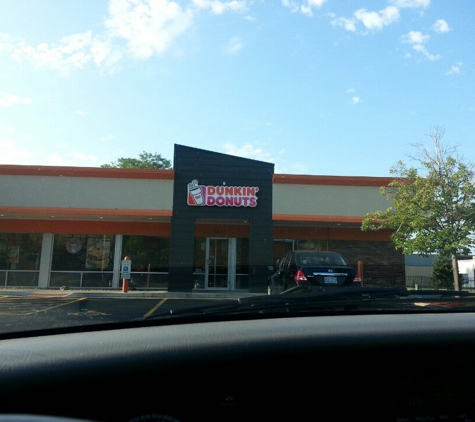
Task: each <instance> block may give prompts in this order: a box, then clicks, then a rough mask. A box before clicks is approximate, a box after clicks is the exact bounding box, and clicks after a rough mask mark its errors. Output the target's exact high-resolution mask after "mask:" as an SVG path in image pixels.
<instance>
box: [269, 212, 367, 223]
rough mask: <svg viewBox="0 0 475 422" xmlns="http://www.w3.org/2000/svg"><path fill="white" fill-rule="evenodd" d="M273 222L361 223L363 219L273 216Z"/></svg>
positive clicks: (319, 216)
mask: <svg viewBox="0 0 475 422" xmlns="http://www.w3.org/2000/svg"><path fill="white" fill-rule="evenodd" d="M272 220H273V221H313V222H322V223H358V224H359V223H361V222H362V221H363V217H347V216H341V215H309V214H273V215H272Z"/></svg>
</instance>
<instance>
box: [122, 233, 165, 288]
mask: <svg viewBox="0 0 475 422" xmlns="http://www.w3.org/2000/svg"><path fill="white" fill-rule="evenodd" d="M169 254H170V239H169V238H165V237H157V236H124V237H123V241H122V259H123V258H125V257H126V256H128V257H129V258H130V260H131V261H132V271H131V279H130V281H129V287H130V288H132V289H133V288H142V287H143V288H160V289H166V288H168V281H169V277H168V266H169Z"/></svg>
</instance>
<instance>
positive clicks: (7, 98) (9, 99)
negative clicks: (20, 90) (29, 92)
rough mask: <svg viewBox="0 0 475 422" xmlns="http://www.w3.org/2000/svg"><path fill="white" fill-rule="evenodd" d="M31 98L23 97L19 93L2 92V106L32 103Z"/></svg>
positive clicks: (0, 98) (0, 103)
mask: <svg viewBox="0 0 475 422" xmlns="http://www.w3.org/2000/svg"><path fill="white" fill-rule="evenodd" d="M30 104H31V99H30V98H22V97H19V96H18V95H14V94H9V93H7V92H0V107H12V106H16V105H30Z"/></svg>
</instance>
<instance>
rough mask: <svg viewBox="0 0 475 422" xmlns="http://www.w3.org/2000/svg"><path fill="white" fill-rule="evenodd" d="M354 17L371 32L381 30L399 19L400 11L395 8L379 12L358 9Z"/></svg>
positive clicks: (390, 7) (387, 8)
mask: <svg viewBox="0 0 475 422" xmlns="http://www.w3.org/2000/svg"><path fill="white" fill-rule="evenodd" d="M354 16H355V18H356V19H357V20H359V21H360V22H361V23H362V24H363V25H364V26H365V27H366V28H367V29H369V30H371V31H373V30H380V29H382V28H383V27H385V26H387V25H390V24H392V23H393V22H396V21H397V20H398V19H399V9H398V8H397V7H394V6H388V7H386V8H384V9H382V10H380V11H379V12H369V11H368V10H366V9H358V10H357V11H356V12H354Z"/></svg>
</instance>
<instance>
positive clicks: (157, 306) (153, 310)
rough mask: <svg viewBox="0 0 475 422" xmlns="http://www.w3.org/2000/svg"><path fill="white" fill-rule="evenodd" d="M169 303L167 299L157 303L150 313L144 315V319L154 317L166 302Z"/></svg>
mask: <svg viewBox="0 0 475 422" xmlns="http://www.w3.org/2000/svg"><path fill="white" fill-rule="evenodd" d="M166 301H167V299H166V298H165V299H162V300H161V301H160V302H159V303H157V304H156V305H155V306H154V307H153V308H152V309H151V310H150V311H148V312H147V313H146V314H145V315H144V318H147V317H149V316H150V315H152V314H153V313H154V312H155V311H156V310H157V309H158V308H160V306H162V305H163V304H164V303H165V302H166Z"/></svg>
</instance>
